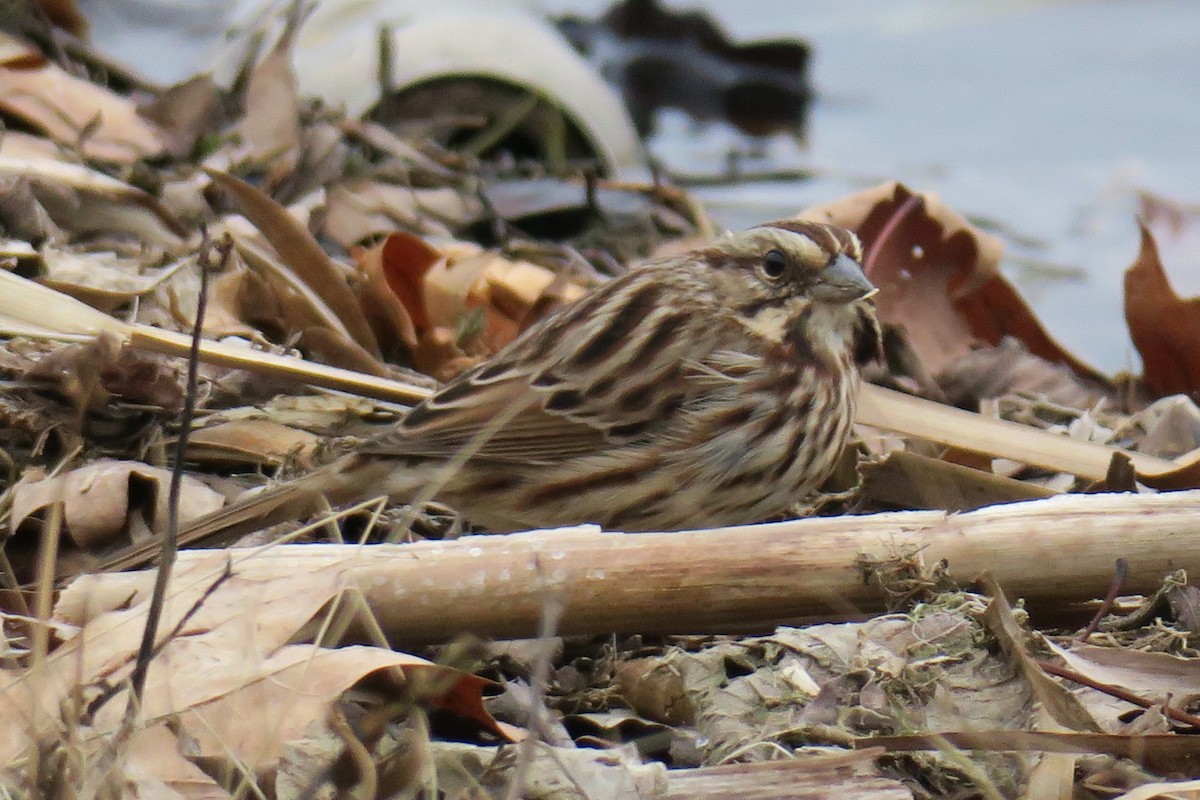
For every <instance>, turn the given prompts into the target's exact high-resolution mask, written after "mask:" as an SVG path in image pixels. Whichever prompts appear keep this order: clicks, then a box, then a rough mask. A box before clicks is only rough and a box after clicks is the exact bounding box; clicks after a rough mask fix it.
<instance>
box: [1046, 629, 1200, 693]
mask: <svg viewBox="0 0 1200 800" xmlns="http://www.w3.org/2000/svg"><path fill="white" fill-rule="evenodd" d="M1047 644H1048V645H1049V646H1050V648H1051V649H1052V650H1053V651H1054V652H1055V653H1056V654H1058V656H1059V658H1061V659H1062V660H1063V661H1064V662H1066V665H1067V666H1068V667H1070V668H1071V669H1072V670H1074V671H1075V672H1078V673H1079V674H1081V675H1085V676H1087V677H1088V678H1091V679H1092V680H1094V681H1095V682H1096V683H1102V684H1106V685H1108V686H1120V687H1122V688H1124V689H1128V690H1129V691H1131V692H1134V693H1135V694H1139V695H1143V696H1145V697H1146V699H1147V700H1151V701H1153V702H1166V701H1167V700H1168V699H1170V700H1171V702H1172V704H1173V705H1175V706H1177V707H1181V708H1182V707H1186V706H1187V705H1188V704H1189V703H1191V702H1192V700H1194V699H1195V698H1197V697H1200V659H1196V658H1180V657H1178V656H1172V655H1168V654H1166V653H1149V652H1143V651H1141V650H1130V649H1126V648H1117V647H1096V646H1094V645H1089V644H1077V643H1072V644H1071V645H1070V646H1069V647H1059V646H1057V645H1055V644H1053V643H1051V642H1048V643H1047Z"/></svg>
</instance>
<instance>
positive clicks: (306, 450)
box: [187, 419, 320, 467]
mask: <svg viewBox="0 0 1200 800" xmlns="http://www.w3.org/2000/svg"><path fill="white" fill-rule="evenodd" d="M319 442H320V437H318V436H315V435H314V434H311V433H309V432H308V431H302V430H299V429H298V428H292V427H289V426H287V425H281V424H279V423H278V422H273V421H271V420H268V419H238V420H230V421H229V422H221V423H218V424H216V425H210V426H208V427H206V428H201V429H199V430H196V431H193V432H192V433H191V435H190V436H189V437H188V443H187V457H188V460H189V461H199V462H202V463H205V464H208V465H209V466H222V467H230V466H244V465H246V464H257V465H270V466H278V465H279V464H281V463H282V462H283V460H284V459H285V458H289V457H291V458H295V459H297V460H298V461H299V463H300V464H308V463H310V459H311V457H312V454H313V452H314V451H315V450H316V449H317V445H318V444H319Z"/></svg>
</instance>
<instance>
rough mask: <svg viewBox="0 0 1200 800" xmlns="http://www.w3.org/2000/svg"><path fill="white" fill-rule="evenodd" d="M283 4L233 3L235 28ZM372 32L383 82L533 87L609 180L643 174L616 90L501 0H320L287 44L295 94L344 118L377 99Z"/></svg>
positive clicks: (278, 16)
mask: <svg viewBox="0 0 1200 800" xmlns="http://www.w3.org/2000/svg"><path fill="white" fill-rule="evenodd" d="M248 5H255V4H248ZM286 7H287V4H286V3H279V2H274V0H272V2H269V3H265V4H262V3H260V4H257V6H256V8H257V11H255V12H254V13H248V9H247V8H246V7H245V6H243V7H240V8H239V15H238V16H239V18H240V22H235V27H236V28H240V29H241V30H240V33H241V34H242V36H247V35H249V34H250V33H252V32H253V31H254V30H256V29H258V28H259V27H260V26H259V24H258V23H259V21H260V20H262V19H263V18H264V16H267V15H268V14H269V15H273V16H274V17H275V20H276V22H277V24H278V26H279V28H281V27H282V12H283V11H285V10H286ZM264 12H268V14H264ZM381 30H387V31H389V33H390V39H391V41H390V52H391V56H392V62H393V63H392V71H391V76H390V81H389V82H390V84H391V87H392V89H394V90H396V91H399V90H402V89H404V88H406V87H410V86H415V85H417V84H421V83H425V82H427V81H430V80H433V79H437V78H444V77H462V76H479V77H488V78H492V79H498V80H501V81H503V82H506V83H510V84H514V85H516V86H520V87H522V88H526V89H530V90H533V91H536V92H538V93H541V94H543V95H545V96H546V97H548V99H550V100H551V101H553V102H554V104H555V105H557V106H558V107H559V108H560V109H561V110H562V111H564V112H565V113H566V114H567V115H568V116H569V118H570V119H571V120H572V121H573V122H575V123H576V125H578V127H579V129H580V130H581V131H583V132H584V134H585V135H586V136H587V138H588V139H589V141H590V144H591V145H592V148H593V150H594V152H595V153H596V155H597V156H598V157H599V158H600V160H601V161H602V162H603V164H604V166H605V167H606V171H607V173H608V174H609V175H610V176H611V177H613V178H616V179H618V180H645V179H647V177H648V175H649V173H648V170H647V169H646V166H645V159H644V154H643V151H642V148H641V143H640V141H639V140H638V137H637V134H636V132H635V131H634V128H633V123H632V122H631V121H630V119H629V115H628V113H627V112H626V110H625V107H624V105H623V104H622V102H621V100H620V99H619V97H618V96H617V94H616V93H615V92H614V91H613V90H612V89H611V88H609V86H608V85H607V84H606V83H605V82H604V81H603V79H602V78H601V77H600V75H599V74H598V73H597V72H596V71H595V69H594V68H593V67H592V66H591V65H590V64H588V63H587V62H586V61H585V60H584V59H583V58H581V57H580V56H579V55H578V54H577V53H576V52H575V51H574V50H572V49H571V47H570V45H569V44H567V42H566V40H565V39H563V38H562V36H560V35H559V33H558V32H557V31H556V30H555V29H554V28H553V27H552V26H551V25H550V24H549V23H547V22H546V21H545V20H543V19H542V18H541V17H539V16H537V15H535V14H533V13H530V12H529V11H527V10H526V9H524V8H522V7H520V6H517V5H514V4H510V3H505V2H469V1H468V0H457V1H456V2H453V1H451V2H447V1H446V0H443V2H440V3H436V4H435V3H431V2H429V0H322V1H321V2H320V3H318V4H317V5H316V8H315V10H314V11H313V13H312V14H311V16H310V17H309V18H308V19H307V20H306V21H305V23H304V25H303V26H302V27H301V29H300V33H299V36H298V38H297V40H296V43H295V59H294V62H295V70H296V77H297V80H298V83H299V89H300V93H301V95H316V96H319V97H323V98H325V99H326V100H327V101H328V102H330V103H332V104H336V105H341V106H343V107H344V108H345V109H346V112H347V113H348V114H350V115H351V116H359V115H361V114H363V113H365V112H366V111H368V110H370V109H371V108H372V107H373V106H374V105H375V104H376V103H378V102H379V99H380V97H379V92H380V81H379V59H380V50H381V48H380V44H379V34H380V31H381ZM271 33H272V34H276V33H277V29H276V30H271ZM245 41H246V39H245V38H242V39H240V40H239V39H238V38H237V37H235V38H234V39H233V40H232V41H231V42H230V45H229V46H228V48H227V49H226V51H225V53H224V54H222V55H220V56H218V57H217V59H216V61H215V62H214V63H216V64H217V67H218V70H217V71H218V79H220V77H221V73H222V72H226V71H227V70H229V69H233V68H236V67H237V66H238V63H239V59H238V58H235V57H231V55H233V54H234V53H237V52H238V50H239V45H240V47H241V48H244V47H245Z"/></svg>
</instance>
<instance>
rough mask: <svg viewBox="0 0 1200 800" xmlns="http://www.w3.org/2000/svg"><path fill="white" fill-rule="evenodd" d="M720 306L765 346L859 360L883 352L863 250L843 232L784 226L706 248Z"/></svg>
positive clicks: (803, 225) (754, 231) (819, 225)
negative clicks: (783, 347) (779, 345)
mask: <svg viewBox="0 0 1200 800" xmlns="http://www.w3.org/2000/svg"><path fill="white" fill-rule="evenodd" d="M702 252H703V257H704V259H705V260H706V261H707V262H708V263H709V265H710V266H711V267H712V268H713V277H714V278H715V279H716V281H717V283H718V286H719V290H718V291H719V292H720V294H721V295H722V300H723V302H724V303H725V304H726V307H727V308H729V309H730V310H731V311H732V312H733V313H734V315H735V319H736V320H737V321H738V322H739V323H740V324H741V325H743V326H744V327H745V328H746V330H747V331H749V332H750V333H751V334H753V335H755V336H757V337H761V338H762V339H764V340H766V343H767V344H771V345H777V344H784V345H791V346H792V347H793V348H794V349H797V350H798V351H800V352H802V353H815V354H817V355H818V356H820V357H821V358H822V359H828V358H840V357H841V356H842V354H843V353H848V354H849V355H850V356H851V358H852V359H853V360H854V361H856V362H860V363H861V362H862V361H865V360H869V359H871V358H874V357H875V356H876V355H877V354H878V350H879V323H878V321H877V319H876V317H875V306H874V303H873V302H872V301H871V299H870V298H871V297H872V296H873V295H874V294H875V293H876V291H877V289H876V288H875V287H874V286H873V285H872V284H871V282H870V281H869V280H867V276H866V275H865V274H863V270H862V267H861V266H860V261H861V259H862V245H861V244H859V241H858V237H857V236H855V235H854V234H853V233H852V232H850V231H848V230H846V229H845V228H841V227H838V226H836V225H828V224H824V223H820V222H806V221H800V220H781V221H778V222H769V223H766V224H764V225H759V226H757V227H754V228H750V229H749V230H745V231H741V232H739V233H735V234H731V235H730V236H727V237H725V238H724V239H722V240H721V241H720V242H718V243H717V244H716V245H714V246H712V247H710V248H707V249H705V250H704V251H702Z"/></svg>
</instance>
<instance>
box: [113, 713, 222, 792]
mask: <svg viewBox="0 0 1200 800" xmlns="http://www.w3.org/2000/svg"><path fill="white" fill-rule="evenodd" d="M183 749H184V747H183V743H182V742H180V741H179V737H178V736H177V735H176V734H175V733H173V732H172V731H171V729H170V727H168V726H167V725H152V726H149V727H144V728H139V729H137V730H136V731H135V732H134V733H133V735H132V737H131V738H130V740H129V749H128V750H127V751H126V752H125V756H126V759H125V762H124V763H123V764H122V768H123V771H124V776H123V777H124V778H125V781H126V793H127V794H126V796H127V797H146V798H150V797H153V798H162V800H171V798H175V797H178V798H179V799H180V800H232V795H230V794H229V792H227V791H225V790H224V789H222V788H221V785H220V784H218V783H217V782H216V781H214V780H213V779H212V778H211V777H209V775H208V774H207V773H206V772H205V771H204V770H202V769H200V768H199V767H198V766H196V765H195V764H193V763H192V762H191V761H188V760H187V759H186V758H184V757H183V755H182V754H181V752H180V751H181V750H183ZM96 755H99V753H97V754H96Z"/></svg>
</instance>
